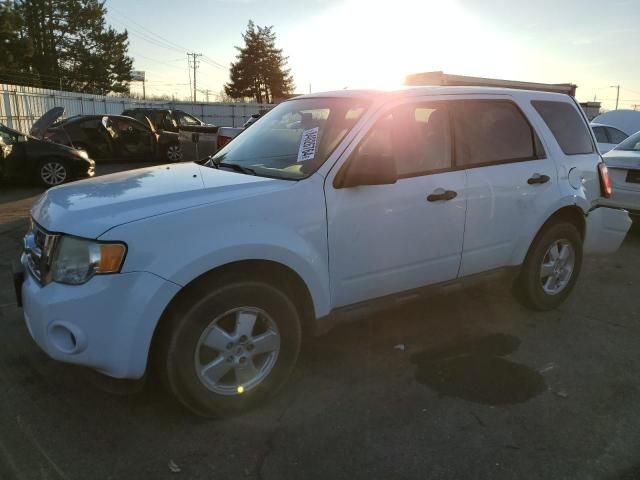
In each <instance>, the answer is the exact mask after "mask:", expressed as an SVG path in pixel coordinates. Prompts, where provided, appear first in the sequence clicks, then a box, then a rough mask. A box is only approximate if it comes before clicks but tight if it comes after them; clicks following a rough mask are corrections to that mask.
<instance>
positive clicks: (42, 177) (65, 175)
mask: <svg viewBox="0 0 640 480" xmlns="http://www.w3.org/2000/svg"><path fill="white" fill-rule="evenodd" d="M69 177H70V176H69V166H68V165H67V163H66V162H65V161H64V160H61V159H58V158H51V159H46V160H42V161H41V162H40V163H39V164H38V168H37V170H36V180H37V181H38V183H39V184H40V185H42V186H44V187H55V186H56V185H62V184H63V183H64V182H66V181H67V180H69Z"/></svg>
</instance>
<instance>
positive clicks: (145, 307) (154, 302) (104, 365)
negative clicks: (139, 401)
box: [21, 272, 180, 378]
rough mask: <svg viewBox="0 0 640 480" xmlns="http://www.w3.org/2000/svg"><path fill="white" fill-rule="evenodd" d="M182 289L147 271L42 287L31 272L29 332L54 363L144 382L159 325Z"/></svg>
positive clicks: (26, 298) (26, 292)
mask: <svg viewBox="0 0 640 480" xmlns="http://www.w3.org/2000/svg"><path fill="white" fill-rule="evenodd" d="M179 289H180V287H179V286H178V285H176V284H174V283H172V282H169V281H167V280H164V279H162V278H160V277H158V276H156V275H153V274H151V273H147V272H134V273H122V274H114V275H102V276H100V275H98V276H95V277H94V278H92V279H91V280H89V281H88V282H87V283H85V284H84V285H62V284H59V283H50V284H48V285H46V286H44V287H42V286H41V285H40V284H39V283H38V282H36V280H35V279H34V278H33V277H32V276H31V275H30V274H29V273H27V274H26V276H25V277H24V282H23V283H22V289H21V293H22V301H23V304H24V317H25V322H26V324H27V328H28V330H29V333H30V334H31V336H32V337H33V339H34V340H35V342H36V343H37V344H38V346H39V347H40V348H41V349H42V350H44V351H45V352H46V353H47V354H48V355H49V356H50V357H51V358H54V359H55V360H59V361H62V362H67V363H73V364H76V365H83V366H87V367H90V368H93V369H95V370H98V371H99V372H101V373H104V374H106V375H109V376H111V377H115V378H140V377H142V376H143V375H144V372H145V369H146V366H147V357H148V353H149V348H150V345H151V339H152V337H153V332H154V330H155V327H156V325H157V323H158V320H159V319H160V316H161V315H162V312H163V311H164V309H165V308H166V306H167V305H168V303H169V302H170V301H171V299H172V298H173V297H174V296H175V294H176V293H177V292H178V291H179Z"/></svg>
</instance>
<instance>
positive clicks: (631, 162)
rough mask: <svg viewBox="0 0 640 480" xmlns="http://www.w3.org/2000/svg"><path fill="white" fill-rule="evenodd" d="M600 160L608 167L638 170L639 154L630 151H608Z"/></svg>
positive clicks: (639, 167) (639, 163)
mask: <svg viewBox="0 0 640 480" xmlns="http://www.w3.org/2000/svg"><path fill="white" fill-rule="evenodd" d="M602 158H603V159H604V163H606V164H607V166H608V167H613V168H626V169H629V168H631V169H634V170H640V152H638V151H631V150H615V149H613V150H609V151H608V152H607V153H605V154H604V155H603V156H602Z"/></svg>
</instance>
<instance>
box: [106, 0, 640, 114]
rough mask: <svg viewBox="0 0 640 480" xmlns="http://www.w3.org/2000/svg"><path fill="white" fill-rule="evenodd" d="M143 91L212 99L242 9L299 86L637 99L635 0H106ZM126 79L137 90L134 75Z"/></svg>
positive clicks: (639, 20)
mask: <svg viewBox="0 0 640 480" xmlns="http://www.w3.org/2000/svg"><path fill="white" fill-rule="evenodd" d="M106 6H107V9H108V13H107V23H109V24H110V25H111V26H113V27H114V28H116V29H117V30H120V31H122V30H123V29H125V28H126V29H127V30H128V32H129V40H130V48H129V54H130V55H131V56H132V57H133V58H134V69H136V70H144V71H145V72H146V78H147V85H146V89H147V94H165V95H172V96H175V97H176V98H180V99H182V98H186V97H188V96H189V95H190V92H191V82H192V78H191V77H192V76H193V73H192V71H191V69H188V68H187V55H186V54H187V52H195V53H202V54H203V55H204V56H203V57H200V58H199V67H198V70H197V74H196V75H197V87H198V90H202V91H199V92H198V94H197V95H198V100H206V95H207V94H206V93H205V91H206V90H208V95H209V100H210V101H216V100H218V99H219V95H220V93H221V92H222V90H223V85H224V84H225V83H226V82H227V81H228V79H229V77H228V75H229V72H228V66H229V64H230V63H231V62H232V61H234V59H235V56H236V54H237V51H236V50H235V48H234V46H240V45H242V37H241V34H242V32H243V31H244V30H245V29H246V25H247V22H248V21H249V19H251V20H253V21H254V22H255V23H256V24H258V25H272V26H273V27H274V31H275V33H276V36H277V44H278V46H279V47H280V48H282V49H283V50H284V54H285V55H287V56H288V57H289V67H290V68H291V71H292V73H293V77H294V81H295V84H296V90H295V91H296V93H307V92H309V91H313V92H318V91H325V90H336V89H343V88H345V87H346V88H382V89H388V88H393V87H395V86H400V85H401V84H402V81H403V79H404V77H405V75H407V74H409V73H416V72H425V71H434V70H441V71H444V72H445V73H451V74H459V75H472V76H479V77H491V78H503V79H509V80H522V81H534V82H548V83H569V82H571V83H575V84H576V85H578V90H577V97H578V100H580V101H587V100H593V99H594V98H595V99H596V100H598V101H601V102H602V105H603V108H604V109H607V110H612V109H614V108H615V100H616V88H614V87H613V86H615V85H620V101H619V108H634V105H636V104H637V109H638V110H640V28H639V27H638V25H640V0H609V1H604V0H599V1H592V0H536V1H523V0H511V1H508V0H384V1H381V0H295V1H284V0H182V1H181V2H176V1H175V0H171V1H170V0H107V3H106ZM132 90H134V91H138V92H141V90H142V89H141V86H140V85H136V84H134V85H133V87H132Z"/></svg>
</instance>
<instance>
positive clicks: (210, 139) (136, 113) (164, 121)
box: [122, 108, 218, 161]
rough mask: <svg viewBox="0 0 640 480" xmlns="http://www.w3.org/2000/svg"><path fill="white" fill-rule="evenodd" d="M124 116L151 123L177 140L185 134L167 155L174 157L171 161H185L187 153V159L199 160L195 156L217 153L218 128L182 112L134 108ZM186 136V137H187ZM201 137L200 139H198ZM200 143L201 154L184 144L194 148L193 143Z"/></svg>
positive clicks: (124, 113) (125, 112) (159, 130)
mask: <svg viewBox="0 0 640 480" xmlns="http://www.w3.org/2000/svg"><path fill="white" fill-rule="evenodd" d="M122 115H126V116H128V117H132V118H135V119H137V120H139V121H141V122H145V121H149V122H150V123H151V124H152V125H153V127H154V128H155V129H156V130H157V131H158V132H161V133H167V134H173V135H176V138H180V137H179V136H178V134H179V133H180V132H182V133H183V136H182V138H180V140H181V141H180V142H179V143H178V144H176V145H174V146H172V147H171V150H170V151H168V152H167V153H168V154H169V155H171V156H172V160H171V161H180V160H183V158H184V156H185V153H186V156H187V158H191V159H194V160H199V158H194V155H201V154H204V156H206V154H207V153H215V151H216V144H217V138H216V135H217V133H218V127H217V126H215V125H210V124H207V123H205V122H203V121H202V120H200V119H198V118H196V117H194V116H193V115H189V114H188V113H186V112H183V111H182V110H172V109H164V108H132V109H129V110H125V111H124V112H122ZM185 134H186V135H185ZM198 137H200V138H198ZM194 140H195V141H197V142H198V143H200V147H201V148H200V152H198V151H197V150H195V149H194V148H186V151H185V148H183V147H185V145H184V142H187V143H188V144H189V145H187V146H188V147H192V145H190V144H192V143H193V142H194Z"/></svg>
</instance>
